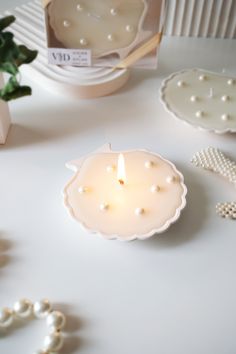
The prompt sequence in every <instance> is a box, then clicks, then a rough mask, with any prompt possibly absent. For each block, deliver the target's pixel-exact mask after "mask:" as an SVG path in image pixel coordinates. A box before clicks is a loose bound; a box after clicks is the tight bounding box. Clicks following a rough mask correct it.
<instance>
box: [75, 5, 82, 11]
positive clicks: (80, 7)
mask: <svg viewBox="0 0 236 354" xmlns="http://www.w3.org/2000/svg"><path fill="white" fill-rule="evenodd" d="M76 8H77V10H78V11H83V9H84V8H83V6H82V5H81V4H78V5H77V6H76Z"/></svg>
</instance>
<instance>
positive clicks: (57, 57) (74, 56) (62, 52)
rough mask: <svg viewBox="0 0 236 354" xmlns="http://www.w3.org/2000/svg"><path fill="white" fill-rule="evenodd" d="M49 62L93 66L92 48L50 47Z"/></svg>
mask: <svg viewBox="0 0 236 354" xmlns="http://www.w3.org/2000/svg"><path fill="white" fill-rule="evenodd" d="M48 62H49V64H54V65H76V66H91V65H92V52H91V50H90V49H64V48H48Z"/></svg>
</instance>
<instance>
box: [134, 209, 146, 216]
mask: <svg viewBox="0 0 236 354" xmlns="http://www.w3.org/2000/svg"><path fill="white" fill-rule="evenodd" d="M144 212H145V210H144V209H143V208H136V209H135V214H136V215H137V216H140V215H143V214H144Z"/></svg>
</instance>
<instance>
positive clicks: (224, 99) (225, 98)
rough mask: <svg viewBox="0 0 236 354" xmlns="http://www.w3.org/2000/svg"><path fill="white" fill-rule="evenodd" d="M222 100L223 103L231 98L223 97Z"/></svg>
mask: <svg viewBox="0 0 236 354" xmlns="http://www.w3.org/2000/svg"><path fill="white" fill-rule="evenodd" d="M221 100H222V101H223V102H226V101H229V96H227V95H223V96H222V97H221Z"/></svg>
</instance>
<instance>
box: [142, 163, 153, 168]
mask: <svg viewBox="0 0 236 354" xmlns="http://www.w3.org/2000/svg"><path fill="white" fill-rule="evenodd" d="M144 166H145V167H146V168H151V167H153V166H154V162H153V161H146V162H145V164H144Z"/></svg>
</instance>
